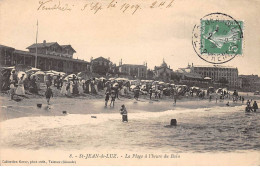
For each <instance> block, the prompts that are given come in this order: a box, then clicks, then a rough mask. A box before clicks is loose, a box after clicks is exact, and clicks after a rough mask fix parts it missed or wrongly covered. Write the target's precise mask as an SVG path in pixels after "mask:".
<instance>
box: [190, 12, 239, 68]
mask: <svg viewBox="0 0 260 169" xmlns="http://www.w3.org/2000/svg"><path fill="white" fill-rule="evenodd" d="M243 29H244V23H243V21H237V20H235V19H234V18H233V17H232V16H229V15H227V14H224V13H219V12H216V13H210V14H207V15H205V16H204V17H203V18H201V19H200V21H199V22H197V23H196V25H195V26H194V28H193V31H192V46H193V49H194V51H195V52H196V54H197V55H198V56H199V57H200V58H201V59H203V60H204V61H206V62H208V63H212V64H222V63H226V62H229V61H230V60H232V59H234V58H235V57H236V56H237V55H243V42H244V41H243Z"/></svg>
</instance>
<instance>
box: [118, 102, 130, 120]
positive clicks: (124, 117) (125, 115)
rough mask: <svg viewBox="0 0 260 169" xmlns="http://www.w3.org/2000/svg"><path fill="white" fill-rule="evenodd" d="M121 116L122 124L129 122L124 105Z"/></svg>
mask: <svg viewBox="0 0 260 169" xmlns="http://www.w3.org/2000/svg"><path fill="white" fill-rule="evenodd" d="M120 114H121V115H122V122H128V118H127V110H126V107H125V105H122V106H121V109H120Z"/></svg>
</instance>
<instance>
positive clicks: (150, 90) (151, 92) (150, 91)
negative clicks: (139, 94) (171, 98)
mask: <svg viewBox="0 0 260 169" xmlns="http://www.w3.org/2000/svg"><path fill="white" fill-rule="evenodd" d="M152 94H153V90H152V88H150V89H149V95H150V100H152Z"/></svg>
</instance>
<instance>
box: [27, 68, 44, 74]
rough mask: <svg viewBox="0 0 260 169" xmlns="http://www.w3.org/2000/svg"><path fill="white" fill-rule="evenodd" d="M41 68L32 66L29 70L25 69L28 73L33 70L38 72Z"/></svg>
mask: <svg viewBox="0 0 260 169" xmlns="http://www.w3.org/2000/svg"><path fill="white" fill-rule="evenodd" d="M40 70H41V69H37V68H35V67H33V68H31V69H29V70H27V71H25V72H26V73H32V72H38V71H40Z"/></svg>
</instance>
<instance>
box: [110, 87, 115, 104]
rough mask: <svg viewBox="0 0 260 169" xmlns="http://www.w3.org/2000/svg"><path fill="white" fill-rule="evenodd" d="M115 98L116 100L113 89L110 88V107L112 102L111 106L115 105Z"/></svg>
mask: <svg viewBox="0 0 260 169" xmlns="http://www.w3.org/2000/svg"><path fill="white" fill-rule="evenodd" d="M115 100H116V94H115V91H114V90H112V91H111V102H110V107H111V105H112V104H113V107H114V105H115Z"/></svg>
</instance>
